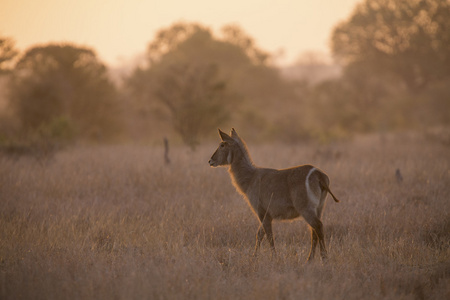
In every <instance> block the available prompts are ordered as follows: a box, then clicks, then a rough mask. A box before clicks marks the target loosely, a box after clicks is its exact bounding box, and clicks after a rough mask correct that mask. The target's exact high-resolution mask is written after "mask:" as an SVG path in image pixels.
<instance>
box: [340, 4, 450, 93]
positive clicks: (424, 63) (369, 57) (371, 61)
mask: <svg viewBox="0 0 450 300" xmlns="http://www.w3.org/2000/svg"><path fill="white" fill-rule="evenodd" d="M331 46H332V51H333V54H334V55H335V57H336V58H337V59H338V60H339V61H340V62H342V63H343V64H344V65H346V66H352V68H359V69H370V72H372V73H373V74H375V75H377V76H387V77H388V78H392V76H394V77H395V78H398V79H400V80H402V82H403V83H404V84H405V85H406V86H407V88H408V89H409V90H411V91H418V90H421V89H423V88H425V87H426V86H427V85H428V84H429V83H431V82H435V81H438V80H441V79H443V78H448V77H450V2H449V1H442V0H415V1H411V0H365V1H364V2H363V3H360V4H358V5H357V6H356V8H355V10H354V12H353V14H352V16H351V17H350V18H349V19H348V20H347V21H344V22H342V23H341V24H339V25H338V26H337V27H336V28H335V29H334V32H333V34H332V43H331Z"/></svg>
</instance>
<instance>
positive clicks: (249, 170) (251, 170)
mask: <svg viewBox="0 0 450 300" xmlns="http://www.w3.org/2000/svg"><path fill="white" fill-rule="evenodd" d="M229 172H230V174H231V178H232V180H233V184H234V186H235V187H236V188H237V189H238V190H239V191H240V192H242V193H244V194H245V192H246V191H247V190H248V187H249V186H250V184H251V183H252V180H253V178H254V176H255V174H256V167H255V165H254V164H253V162H252V161H251V160H250V159H249V157H248V156H246V155H244V154H243V153H242V152H240V153H236V154H235V157H234V158H233V161H232V163H231V166H230V169H229Z"/></svg>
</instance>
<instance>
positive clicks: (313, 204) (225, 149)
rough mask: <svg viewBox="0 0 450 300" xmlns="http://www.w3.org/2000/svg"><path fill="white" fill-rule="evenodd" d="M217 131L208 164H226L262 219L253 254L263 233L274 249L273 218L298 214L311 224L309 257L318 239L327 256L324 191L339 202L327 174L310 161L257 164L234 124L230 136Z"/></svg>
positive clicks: (239, 190)
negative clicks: (285, 165) (285, 166)
mask: <svg viewBox="0 0 450 300" xmlns="http://www.w3.org/2000/svg"><path fill="white" fill-rule="evenodd" d="M219 134H220V137H221V139H222V142H221V143H220V145H219V147H218V148H217V150H216V152H214V154H213V155H212V157H211V159H210V160H209V165H210V166H211V167H219V166H228V167H229V168H228V171H229V173H230V176H231V180H232V182H233V185H234V186H235V187H236V189H237V190H238V192H240V193H241V194H242V195H243V196H244V197H245V199H246V200H247V202H248V204H249V205H250V207H251V208H252V210H253V212H254V213H255V214H256V216H257V217H258V219H259V221H260V222H261V226H260V227H259V230H258V233H257V235H256V247H255V252H254V256H256V254H257V252H258V249H259V247H260V245H261V241H262V240H263V238H264V236H265V235H267V239H268V240H269V244H270V247H271V249H272V253H275V244H274V241H273V233H272V220H291V219H295V218H298V217H300V216H301V217H303V218H304V219H305V221H306V222H307V223H308V224H309V226H310V228H311V250H310V252H309V256H308V261H310V260H311V259H313V258H314V253H315V250H316V246H317V243H319V247H320V254H321V256H322V258H326V256H327V250H326V247H325V241H324V234H323V225H322V222H321V221H320V218H321V216H322V210H323V208H324V204H325V198H326V196H327V193H330V195H331V196H332V197H333V199H334V201H336V202H339V200H338V199H337V198H336V197H335V196H334V195H333V193H332V192H331V190H330V188H329V183H330V181H329V179H328V176H327V175H326V174H325V173H324V172H322V171H321V170H319V169H318V168H316V167H313V166H311V165H303V166H298V167H293V168H289V169H283V170H275V169H268V168H259V167H257V166H255V165H254V164H253V161H252V159H251V158H250V155H249V153H248V150H247V147H246V145H245V143H244V141H243V140H242V139H241V138H240V137H239V136H238V134H237V133H236V131H235V130H234V128H233V129H232V130H231V136H230V135H228V134H226V133H224V132H222V131H221V130H220V129H219Z"/></svg>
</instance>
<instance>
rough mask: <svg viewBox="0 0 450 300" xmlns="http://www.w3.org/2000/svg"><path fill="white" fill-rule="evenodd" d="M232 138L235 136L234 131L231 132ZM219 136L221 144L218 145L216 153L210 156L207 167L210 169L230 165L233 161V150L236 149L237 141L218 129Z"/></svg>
mask: <svg viewBox="0 0 450 300" xmlns="http://www.w3.org/2000/svg"><path fill="white" fill-rule="evenodd" d="M231 134H232V136H233V134H235V131H234V129H233V130H232V132H231ZM219 135H220V138H221V139H222V142H221V143H220V144H219V147H218V148H217V150H216V152H214V154H213V155H212V156H211V159H210V160H209V165H210V166H211V167H220V166H227V165H230V164H231V162H232V160H233V150H234V148H236V147H237V146H238V145H237V141H236V140H234V139H233V138H232V137H231V136H229V135H228V134H226V133H225V132H223V131H222V130H220V129H219Z"/></svg>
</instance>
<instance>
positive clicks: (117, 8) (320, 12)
mask: <svg viewBox="0 0 450 300" xmlns="http://www.w3.org/2000/svg"><path fill="white" fill-rule="evenodd" d="M358 2H361V0H227V1H214V0H159V1H155V0H1V1H0V36H3V37H5V36H6V37H11V38H13V39H14V40H15V42H16V46H17V47H18V48H19V49H20V50H22V51H23V50H26V49H27V48H28V47H30V46H33V45H36V44H46V43H49V42H73V43H75V44H77V45H85V46H89V47H91V48H93V49H94V50H95V51H96V52H97V55H98V56H99V57H100V59H101V60H103V61H104V62H106V63H107V64H110V65H120V64H121V62H123V61H124V60H125V61H126V60H129V59H131V58H132V57H134V56H135V55H137V54H140V53H143V52H145V51H146V48H147V45H148V43H149V42H150V41H151V40H152V39H153V37H154V35H155V32H156V31H157V30H158V29H161V28H164V27H168V26H170V25H171V24H173V23H174V22H176V21H187V22H190V21H195V22H199V23H201V24H203V25H206V26H209V27H211V28H212V29H213V30H214V31H218V30H219V29H220V28H221V27H222V26H223V25H225V24H230V23H236V24H238V25H240V26H241V27H242V28H243V29H244V31H245V32H247V33H248V34H249V35H250V36H251V37H253V38H254V39H255V41H256V43H257V45H258V46H259V47H260V48H262V49H263V50H266V51H269V52H272V53H274V52H278V51H279V50H281V49H282V50H284V58H283V59H282V60H280V63H282V64H287V63H291V62H293V61H295V59H296V58H297V57H298V55H299V54H300V53H301V52H303V51H308V50H318V51H322V52H329V50H328V48H329V38H330V33H331V30H332V28H333V26H334V25H336V24H337V23H338V22H340V21H342V20H345V19H346V18H348V16H349V15H350V13H351V12H352V10H353V8H354V6H355V4H356V3H358Z"/></svg>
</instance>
